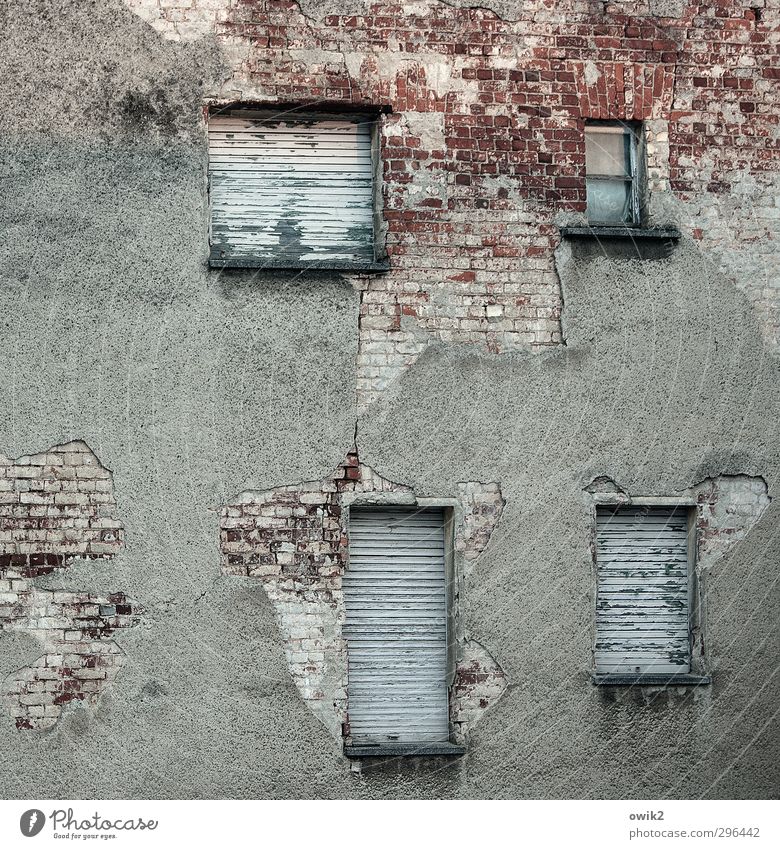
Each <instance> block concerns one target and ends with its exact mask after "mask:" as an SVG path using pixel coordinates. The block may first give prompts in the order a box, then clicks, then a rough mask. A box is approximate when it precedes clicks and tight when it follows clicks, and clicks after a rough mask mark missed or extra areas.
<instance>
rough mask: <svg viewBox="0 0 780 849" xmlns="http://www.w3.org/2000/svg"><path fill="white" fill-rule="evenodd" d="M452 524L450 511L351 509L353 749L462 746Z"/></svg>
mask: <svg viewBox="0 0 780 849" xmlns="http://www.w3.org/2000/svg"><path fill="white" fill-rule="evenodd" d="M448 527H449V522H448V520H447V516H446V513H445V511H444V510H443V509H442V508H430V509H420V508H414V507H358V506H353V507H352V508H351V509H350V516H349V566H348V568H347V571H346V573H345V575H344V583H343V588H344V603H345V608H346V623H345V626H344V635H345V637H346V640H347V649H348V656H349V670H348V675H349V683H348V688H347V695H348V713H349V733H350V742H349V744H348V745H347V747H346V753H347V754H348V755H364V756H365V755H371V754H389V753H395V754H459V753H461V752H462V751H463V749H462V747H458V746H455V745H454V744H452V743H450V742H449V737H450V729H449V683H450V681H449V678H450V676H449V675H448V669H450V668H451V666H452V665H451V662H450V660H449V657H450V652H449V644H448V631H449V628H448V608H449V603H448V583H449V582H448V580H447V571H448V561H449V557H450V554H449V551H448V548H449V546H448V543H447V537H448V531H447V529H448Z"/></svg>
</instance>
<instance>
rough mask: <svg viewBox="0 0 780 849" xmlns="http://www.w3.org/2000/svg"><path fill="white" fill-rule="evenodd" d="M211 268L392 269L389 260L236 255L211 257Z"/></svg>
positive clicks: (278, 269)
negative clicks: (302, 259) (291, 259)
mask: <svg viewBox="0 0 780 849" xmlns="http://www.w3.org/2000/svg"><path fill="white" fill-rule="evenodd" d="M209 267H210V268H226V269H231V268H255V269H258V270H262V271H350V272H353V273H360V274H369V273H376V272H382V271H389V270H390V263H389V262H388V261H387V260H383V261H381V262H362V263H358V262H355V263H350V262H289V263H285V262H275V261H273V260H267V259H252V258H248V259H236V258H235V257H231V258H228V257H219V256H214V255H213V254H212V255H211V256H210V257H209Z"/></svg>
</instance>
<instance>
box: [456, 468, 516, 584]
mask: <svg viewBox="0 0 780 849" xmlns="http://www.w3.org/2000/svg"><path fill="white" fill-rule="evenodd" d="M458 498H459V500H460V502H461V504H462V505H463V523H462V525H461V527H460V529H459V531H458V533H456V534H455V551H456V552H457V553H459V554H462V556H463V560H464V564H463V565H464V569H463V577H468V576H469V574H470V572H471V566H472V565H473V564H474V562H475V561H476V560H477V558H478V557H479V556H480V555H481V554H482V552H483V551H484V550H485V549H486V548H487V545H488V542H490V537H491V535H492V533H493V531H494V529H495V527H496V525H497V524H498V520H499V519H500V518H501V514H502V513H503V511H504V506H505V505H506V501H505V500H504V497H503V496H502V494H501V487H500V486H499V485H498V484H497V483H475V482H469V483H459V484H458Z"/></svg>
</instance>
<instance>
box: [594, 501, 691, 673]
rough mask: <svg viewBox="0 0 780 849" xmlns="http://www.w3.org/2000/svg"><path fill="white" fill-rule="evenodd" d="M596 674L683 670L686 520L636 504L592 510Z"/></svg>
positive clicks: (686, 663)
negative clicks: (594, 528) (594, 514)
mask: <svg viewBox="0 0 780 849" xmlns="http://www.w3.org/2000/svg"><path fill="white" fill-rule="evenodd" d="M597 525H598V528H597V554H596V562H597V568H598V597H597V605H596V647H595V654H596V671H597V672H600V673H607V674H609V673H616V674H640V675H641V674H674V673H678V672H679V673H685V672H689V671H690V662H691V657H690V634H689V612H690V611H689V600H688V583H689V577H688V569H689V567H688V517H687V511H686V510H685V509H680V508H678V509H676V510H675V509H671V508H662V509H656V508H654V509H648V508H642V507H632V508H621V509H618V510H613V509H609V508H603V509H602V508H599V510H598V514H597Z"/></svg>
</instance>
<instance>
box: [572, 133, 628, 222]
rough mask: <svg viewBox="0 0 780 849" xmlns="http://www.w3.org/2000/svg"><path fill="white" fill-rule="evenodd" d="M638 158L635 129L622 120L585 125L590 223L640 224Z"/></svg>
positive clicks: (586, 178) (586, 180) (586, 181)
mask: <svg viewBox="0 0 780 849" xmlns="http://www.w3.org/2000/svg"><path fill="white" fill-rule="evenodd" d="M638 158H639V146H638V144H637V132H636V128H634V127H632V126H630V125H628V124H622V123H592V124H587V125H586V126H585V185H586V193H587V202H588V221H589V222H590V223H591V224H612V225H622V226H629V227H631V226H638V225H639V223H640V191H639V182H640V176H639V175H640V168H639V162H638Z"/></svg>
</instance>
